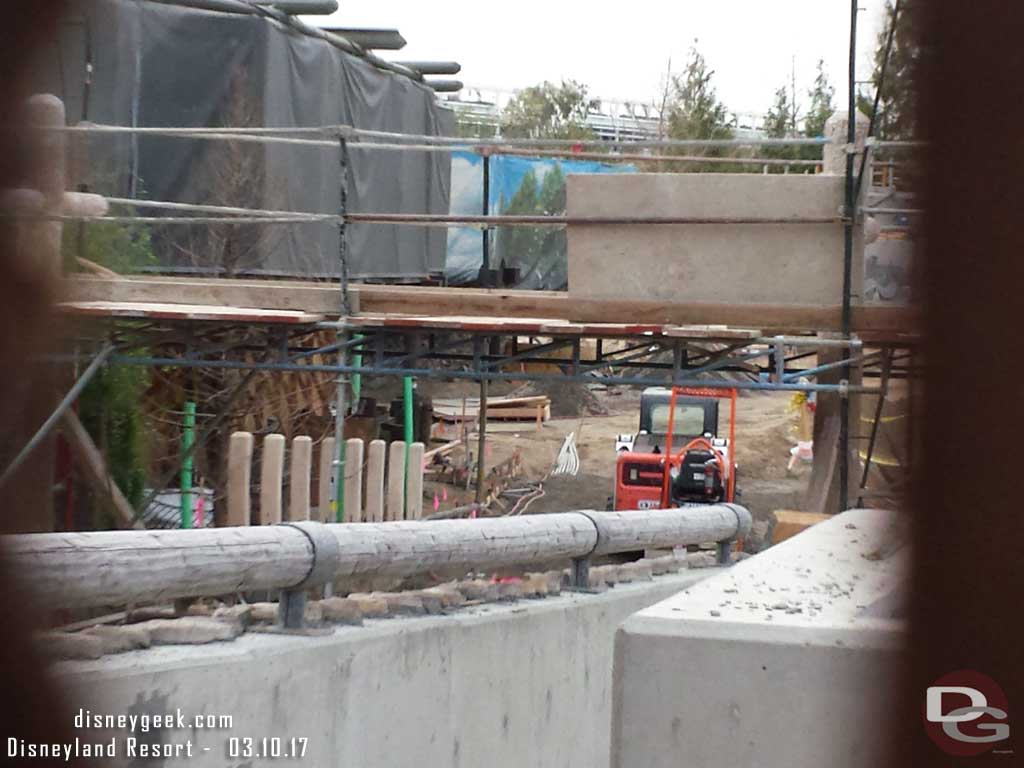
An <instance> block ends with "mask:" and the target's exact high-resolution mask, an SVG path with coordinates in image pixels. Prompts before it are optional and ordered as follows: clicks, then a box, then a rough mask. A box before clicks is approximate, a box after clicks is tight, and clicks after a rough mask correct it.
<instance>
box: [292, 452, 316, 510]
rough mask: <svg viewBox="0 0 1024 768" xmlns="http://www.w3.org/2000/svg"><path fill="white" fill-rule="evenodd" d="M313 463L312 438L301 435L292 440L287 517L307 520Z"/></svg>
mask: <svg viewBox="0 0 1024 768" xmlns="http://www.w3.org/2000/svg"><path fill="white" fill-rule="evenodd" d="M312 465H313V439H312V438H310V437H306V436H305V435H301V436H299V437H296V438H295V439H294V440H292V457H291V462H290V467H289V477H290V478H291V479H290V480H289V482H288V519H289V520H293V521H298V520H309V484H310V474H309V473H310V471H311V470H312V468H313V467H312Z"/></svg>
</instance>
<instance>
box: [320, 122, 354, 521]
mask: <svg viewBox="0 0 1024 768" xmlns="http://www.w3.org/2000/svg"><path fill="white" fill-rule="evenodd" d="M338 153H339V156H338V170H339V172H340V174H341V188H340V190H339V201H338V214H339V217H340V218H339V221H338V270H339V273H340V281H341V286H340V287H341V317H342V320H343V321H344V320H345V319H347V318H348V317H349V315H351V314H352V305H351V302H350V299H349V293H348V226H347V222H346V220H345V214H346V213H347V211H348V171H349V154H348V141H347V140H346V138H345V137H344V136H342V137H340V138H339V139H338ZM348 342H349V338H348V329H347V328H346V326H345V325H344V323H343V324H342V325H341V326H340V327H339V329H338V338H337V343H338V367H339V368H342V369H344V368H346V367H347V366H348ZM335 382H336V384H337V393H336V396H335V413H334V459H333V461H332V462H331V471H332V475H333V482H332V483H331V509H330V512H332V513H333V514H332V515H331V517H333V519H334V520H335V521H337V522H339V523H341V522H344V520H345V509H344V498H345V494H344V492H343V491H342V484H343V483H344V480H345V473H344V466H345V413H346V412H347V411H348V375H347V374H346V373H344V372H341V373H339V374H338V378H337V379H336V380H335ZM320 514H321V516H324V515H323V512H321V513H320Z"/></svg>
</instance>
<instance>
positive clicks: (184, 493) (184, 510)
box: [181, 400, 196, 528]
mask: <svg viewBox="0 0 1024 768" xmlns="http://www.w3.org/2000/svg"><path fill="white" fill-rule="evenodd" d="M195 428H196V404H195V403H194V402H193V401H192V400H187V401H186V402H185V421H184V424H183V428H182V432H181V455H182V456H183V457H184V458H183V459H182V462H181V527H182V528H191V527H192V444H193V442H194V441H195Z"/></svg>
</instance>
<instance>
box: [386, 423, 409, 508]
mask: <svg viewBox="0 0 1024 768" xmlns="http://www.w3.org/2000/svg"><path fill="white" fill-rule="evenodd" d="M404 510H405V442H404V441H403V440H393V441H392V442H391V445H389V446H388V499H387V507H386V508H385V510H384V515H385V519H386V520H404V519H405V514H404Z"/></svg>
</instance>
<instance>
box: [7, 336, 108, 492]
mask: <svg viewBox="0 0 1024 768" xmlns="http://www.w3.org/2000/svg"><path fill="white" fill-rule="evenodd" d="M113 351H114V345H113V344H107V345H106V346H104V347H103V349H101V350H100V351H99V353H97V355H96V357H94V358H93V359H92V362H91V363H89V366H88V367H87V368H86V369H85V370H84V371H82V375H81V376H79V377H78V381H76V382H75V383H74V384H73V385H72V387H71V389H69V390H68V393H67V394H66V395H64V399H63V400H61V401H60V403H58V404H57V407H56V408H54V409H53V413H51V414H50V416H49V418H47V419H46V421H44V422H43V425H42V426H41V427H39V429H38V430H36V433H35V434H34V435H32V438H31V439H30V440H29V441H28V442H27V443H26V444H25V447H24V448H22V449H21V450H20V451H19V452H18V455H17V456H15V457H14V460H13V461H11V463H10V464H8V465H7V469H5V470H4V472H3V474H2V475H0V486H3V485H4V483H6V482H7V481H8V480H10V478H11V476H12V475H13V474H14V473H15V472H17V471H18V467H20V466H21V465H22V464H24V463H25V460H26V459H27V458H28V457H29V456H31V455H32V451H34V450H35V449H36V448H37V447H38V446H39V444H40V443H41V442H42V441H43V440H44V439H45V438H46V436H47V435H48V434H50V431H51V430H52V429H53V428H54V427H55V426H56V425H57V422H58V421H60V417H61V416H62V415H63V414H64V412H65V411H66V410H67V409H68V408H70V407H71V405H72V404H73V403H74V402H75V400H77V399H78V396H79V395H80V394H81V393H82V390H83V389H85V386H86V384H88V383H89V382H90V381H91V380H92V377H93V376H95V375H96V373H97V371H99V369H100V368H102V367H103V364H104V363H106V362H107V358H108V357H110V355H111V353H112V352H113Z"/></svg>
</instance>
